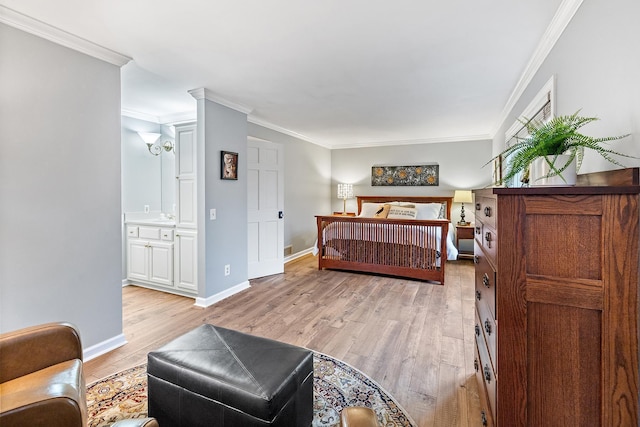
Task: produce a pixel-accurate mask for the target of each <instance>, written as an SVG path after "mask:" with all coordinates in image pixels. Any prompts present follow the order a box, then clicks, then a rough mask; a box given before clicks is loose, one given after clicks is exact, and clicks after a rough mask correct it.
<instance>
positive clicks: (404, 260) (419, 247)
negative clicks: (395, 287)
mask: <svg viewBox="0 0 640 427" xmlns="http://www.w3.org/2000/svg"><path fill="white" fill-rule="evenodd" d="M316 219H317V225H318V268H319V269H323V268H329V269H339V270H351V271H361V272H370V273H378V274H386V275H391V276H399V277H405V278H412V279H419V280H427V281H433V282H438V283H440V284H444V271H445V264H446V259H447V248H446V236H447V233H448V227H449V221H448V220H413V219H411V220H406V219H378V218H362V217H340V216H316Z"/></svg>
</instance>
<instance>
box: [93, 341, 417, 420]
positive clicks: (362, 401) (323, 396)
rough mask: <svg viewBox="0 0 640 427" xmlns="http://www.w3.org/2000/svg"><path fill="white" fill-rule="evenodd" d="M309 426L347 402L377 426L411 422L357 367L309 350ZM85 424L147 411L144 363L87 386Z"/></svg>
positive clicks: (139, 415) (335, 417) (336, 415)
mask: <svg viewBox="0 0 640 427" xmlns="http://www.w3.org/2000/svg"><path fill="white" fill-rule="evenodd" d="M313 377H314V378H313V379H314V381H313V400H314V402H313V410H314V417H313V426H317V427H320V426H322V427H328V426H337V425H339V423H340V418H339V416H340V411H341V410H342V408H345V407H347V406H367V407H370V408H373V409H374V410H375V411H376V414H377V415H378V421H379V422H380V425H381V426H385V427H395V426H409V427H414V426H415V423H414V422H413V421H412V420H411V418H410V417H409V415H408V414H407V413H406V412H405V411H404V410H403V409H402V408H401V407H400V406H399V405H398V404H397V403H396V402H395V401H394V400H393V398H392V397H391V396H389V395H388V394H387V393H386V392H385V391H384V390H382V389H381V388H380V386H379V385H378V384H376V383H375V382H373V381H372V380H371V379H370V378H368V377H367V376H366V375H364V374H363V373H362V372H360V371H358V370H357V369H355V368H353V367H351V366H349V365H347V364H346V363H344V362H341V361H339V360H336V359H334V358H332V357H330V356H327V355H324V354H321V353H316V352H314V353H313ZM87 403H88V415H89V427H103V426H109V425H110V424H112V423H114V422H115V421H118V420H120V419H123V418H143V417H145V416H146V415H147V367H146V365H140V366H136V367H134V368H130V369H127V370H126V371H122V372H119V373H117V374H115V375H112V376H110V377H107V378H105V379H103V380H101V381H97V382H95V383H93V384H90V385H89V386H88V387H87Z"/></svg>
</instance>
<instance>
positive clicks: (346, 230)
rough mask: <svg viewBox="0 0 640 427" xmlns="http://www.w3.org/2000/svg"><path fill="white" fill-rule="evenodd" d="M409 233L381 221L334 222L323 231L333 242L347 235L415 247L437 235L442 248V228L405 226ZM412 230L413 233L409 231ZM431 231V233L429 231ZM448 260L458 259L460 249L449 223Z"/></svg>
mask: <svg viewBox="0 0 640 427" xmlns="http://www.w3.org/2000/svg"><path fill="white" fill-rule="evenodd" d="M404 227H405V228H406V231H407V233H404V234H403V233H402V228H403V225H401V224H395V225H394V226H391V225H390V224H388V223H385V222H383V221H381V222H380V223H359V222H351V221H348V222H332V223H330V224H328V225H327V227H325V229H324V230H323V240H324V241H325V242H326V241H327V240H331V239H333V238H340V236H344V235H345V234H346V235H348V236H349V238H350V239H354V240H364V241H378V242H381V243H402V244H412V245H415V246H422V242H424V241H426V239H427V238H428V236H425V234H426V233H429V232H432V233H436V236H435V238H436V240H437V245H436V247H438V248H439V247H440V231H441V229H440V227H429V226H424V227H420V229H419V230H416V227H415V225H413V226H411V225H409V226H404ZM409 230H411V231H409ZM429 230H431V231H429ZM446 239H447V240H446V246H447V254H446V259H447V260H455V259H457V258H458V249H457V248H456V247H455V245H454V244H453V224H452V223H449V227H448V232H447V238H446ZM313 254H314V255H317V254H318V242H317V241H316V245H315V246H314V248H313Z"/></svg>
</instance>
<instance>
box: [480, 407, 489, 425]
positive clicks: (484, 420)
mask: <svg viewBox="0 0 640 427" xmlns="http://www.w3.org/2000/svg"><path fill="white" fill-rule="evenodd" d="M480 420H481V421H482V425H483V426H486V425H488V424H489V421H487V413H486V412H484V411H482V412H480Z"/></svg>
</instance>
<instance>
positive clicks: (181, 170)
mask: <svg viewBox="0 0 640 427" xmlns="http://www.w3.org/2000/svg"><path fill="white" fill-rule="evenodd" d="M175 153H176V180H177V182H176V203H177V205H178V209H177V212H176V225H177V226H178V227H180V228H196V227H197V223H196V212H197V209H196V204H197V200H196V194H197V193H196V175H197V167H196V160H197V138H196V126H195V125H194V124H189V125H184V126H179V127H176V145H175Z"/></svg>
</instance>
